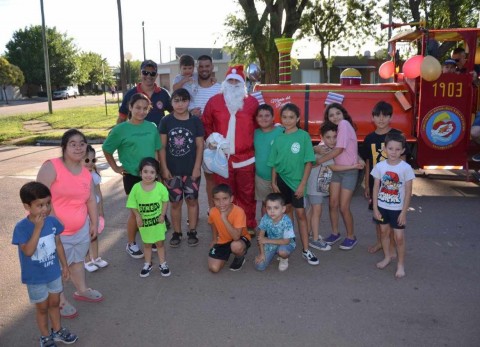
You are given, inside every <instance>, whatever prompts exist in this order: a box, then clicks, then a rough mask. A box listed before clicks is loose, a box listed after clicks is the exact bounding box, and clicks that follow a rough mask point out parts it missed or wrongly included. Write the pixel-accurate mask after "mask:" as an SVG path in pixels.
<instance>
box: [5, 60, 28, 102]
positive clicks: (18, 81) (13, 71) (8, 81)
mask: <svg viewBox="0 0 480 347" xmlns="http://www.w3.org/2000/svg"><path fill="white" fill-rule="evenodd" d="M24 83H25V77H24V76H23V72H22V70H20V69H19V67H18V66H16V65H13V64H10V63H9V62H8V60H7V59H5V58H3V57H0V85H1V86H2V89H3V94H4V95H5V103H7V104H8V98H7V90H6V89H7V86H16V87H21V86H22V85H23V84H24Z"/></svg>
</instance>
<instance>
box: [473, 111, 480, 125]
mask: <svg viewBox="0 0 480 347" xmlns="http://www.w3.org/2000/svg"><path fill="white" fill-rule="evenodd" d="M472 126H477V127H480V111H479V112H477V115H476V116H475V120H474V121H473V124H472Z"/></svg>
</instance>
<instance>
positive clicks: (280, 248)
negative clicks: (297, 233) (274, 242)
mask: <svg viewBox="0 0 480 347" xmlns="http://www.w3.org/2000/svg"><path fill="white" fill-rule="evenodd" d="M294 249H295V247H293V246H292V245H290V244H288V245H280V246H278V247H277V248H276V249H273V250H272V251H270V252H265V261H263V262H261V263H260V264H257V263H255V269H257V270H258V271H265V269H266V268H267V266H268V264H270V262H271V261H272V259H273V257H275V256H276V255H277V254H278V252H280V251H283V252H285V253H287V254H289V255H290V254H292V252H293V251H294Z"/></svg>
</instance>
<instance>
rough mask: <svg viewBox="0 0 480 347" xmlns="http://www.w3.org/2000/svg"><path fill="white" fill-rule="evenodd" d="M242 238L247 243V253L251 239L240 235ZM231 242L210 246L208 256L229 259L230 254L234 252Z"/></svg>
mask: <svg viewBox="0 0 480 347" xmlns="http://www.w3.org/2000/svg"><path fill="white" fill-rule="evenodd" d="M240 240H242V241H243V242H244V243H245V253H246V252H247V249H249V248H250V241H249V240H248V239H247V238H246V237H245V236H242V237H240ZM231 243H232V242H227V243H216V244H214V245H213V247H212V248H210V251H208V256H209V257H210V258H213V259H219V260H224V261H227V260H228V258H229V257H230V254H232V248H231V247H230V244H231Z"/></svg>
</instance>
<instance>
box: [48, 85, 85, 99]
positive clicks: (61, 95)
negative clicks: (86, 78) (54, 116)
mask: <svg viewBox="0 0 480 347" xmlns="http://www.w3.org/2000/svg"><path fill="white" fill-rule="evenodd" d="M77 95H79V93H78V88H77V87H72V86H70V87H63V88H60V89H57V90H55V91H54V92H53V95H52V98H53V100H59V99H61V100H66V99H68V98H71V97H73V98H76V97H77Z"/></svg>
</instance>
